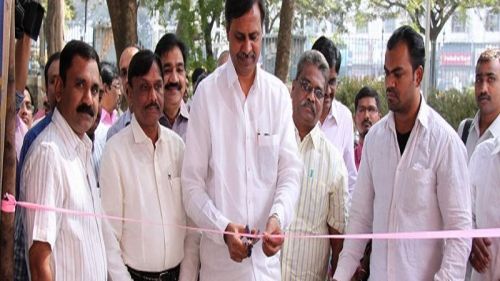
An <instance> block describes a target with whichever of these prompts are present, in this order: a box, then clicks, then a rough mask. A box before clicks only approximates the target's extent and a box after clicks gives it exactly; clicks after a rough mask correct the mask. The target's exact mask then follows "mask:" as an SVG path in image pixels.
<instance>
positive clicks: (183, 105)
mask: <svg viewBox="0 0 500 281" xmlns="http://www.w3.org/2000/svg"><path fill="white" fill-rule="evenodd" d="M179 115H180V116H182V117H184V119H188V120H189V110H188V107H187V105H186V103H185V102H184V100H181V110H180V112H179Z"/></svg>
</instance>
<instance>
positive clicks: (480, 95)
mask: <svg viewBox="0 0 500 281" xmlns="http://www.w3.org/2000/svg"><path fill="white" fill-rule="evenodd" d="M482 99H486V100H491V97H490V95H488V93H485V92H483V93H481V94H479V96H478V97H477V98H476V100H477V101H480V100H482Z"/></svg>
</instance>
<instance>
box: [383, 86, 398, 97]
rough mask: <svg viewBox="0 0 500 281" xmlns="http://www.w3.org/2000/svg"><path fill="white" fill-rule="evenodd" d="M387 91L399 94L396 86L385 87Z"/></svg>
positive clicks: (387, 92)
mask: <svg viewBox="0 0 500 281" xmlns="http://www.w3.org/2000/svg"><path fill="white" fill-rule="evenodd" d="M385 92H386V94H389V93H393V94H396V95H397V94H398V91H397V90H396V88H394V87H390V88H387V89H385Z"/></svg>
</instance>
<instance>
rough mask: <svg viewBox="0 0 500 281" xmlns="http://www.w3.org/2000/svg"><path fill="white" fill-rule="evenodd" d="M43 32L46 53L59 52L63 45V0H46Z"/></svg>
mask: <svg viewBox="0 0 500 281" xmlns="http://www.w3.org/2000/svg"><path fill="white" fill-rule="evenodd" d="M44 32H45V39H46V40H47V55H48V56H50V55H52V54H53V53H55V52H60V51H61V50H62V48H63V45H64V0H51V1H47V15H46V16H45V23H44Z"/></svg>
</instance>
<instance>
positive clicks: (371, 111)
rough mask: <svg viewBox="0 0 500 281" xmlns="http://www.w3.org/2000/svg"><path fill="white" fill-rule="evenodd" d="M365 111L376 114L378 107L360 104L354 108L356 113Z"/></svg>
mask: <svg viewBox="0 0 500 281" xmlns="http://www.w3.org/2000/svg"><path fill="white" fill-rule="evenodd" d="M365 112H368V114H376V113H378V109H377V108H375V107H364V106H360V107H358V108H356V113H360V114H361V113H365Z"/></svg>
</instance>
